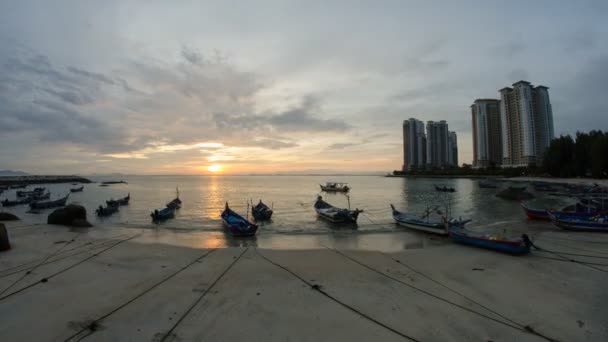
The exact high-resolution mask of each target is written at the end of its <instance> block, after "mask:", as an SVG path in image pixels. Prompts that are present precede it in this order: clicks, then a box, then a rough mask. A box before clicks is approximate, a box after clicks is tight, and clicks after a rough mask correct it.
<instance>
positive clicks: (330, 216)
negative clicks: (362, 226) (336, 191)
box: [314, 196, 363, 223]
mask: <svg viewBox="0 0 608 342" xmlns="http://www.w3.org/2000/svg"><path fill="white" fill-rule="evenodd" d="M314 206H315V211H316V212H317V215H319V217H321V218H324V219H326V220H329V221H331V222H334V223H357V218H358V217H359V213H362V212H363V210H359V209H355V210H350V209H342V208H336V207H334V206H333V205H331V204H329V203H327V202H325V201H324V200H323V198H322V197H321V196H317V201H316V202H315V205H314Z"/></svg>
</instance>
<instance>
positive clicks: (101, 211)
mask: <svg viewBox="0 0 608 342" xmlns="http://www.w3.org/2000/svg"><path fill="white" fill-rule="evenodd" d="M116 212H118V206H117V205H116V206H112V205H108V206H106V207H105V208H104V207H102V206H101V205H100V206H99V208H97V210H95V213H96V214H97V216H99V217H107V216H110V215H112V214H114V213H116Z"/></svg>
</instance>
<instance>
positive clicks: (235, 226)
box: [222, 202, 258, 236]
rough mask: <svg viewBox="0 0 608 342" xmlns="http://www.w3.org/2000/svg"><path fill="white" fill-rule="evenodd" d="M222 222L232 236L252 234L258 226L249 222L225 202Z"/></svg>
mask: <svg viewBox="0 0 608 342" xmlns="http://www.w3.org/2000/svg"><path fill="white" fill-rule="evenodd" d="M222 223H223V224H224V227H225V228H226V229H227V230H228V232H229V233H230V234H232V236H254V235H255V233H256V232H257V231H258V226H257V225H256V224H254V223H251V222H249V221H248V220H247V219H246V218H244V217H243V216H241V215H239V214H237V213H236V212H234V211H233V210H232V209H230V207H229V206H228V202H226V208H225V209H224V211H223V212H222Z"/></svg>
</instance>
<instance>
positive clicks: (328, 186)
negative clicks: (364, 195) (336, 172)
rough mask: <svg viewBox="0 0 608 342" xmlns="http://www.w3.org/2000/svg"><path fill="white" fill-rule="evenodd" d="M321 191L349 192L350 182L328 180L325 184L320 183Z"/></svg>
mask: <svg viewBox="0 0 608 342" xmlns="http://www.w3.org/2000/svg"><path fill="white" fill-rule="evenodd" d="M319 186H320V187H321V191H326V192H348V191H349V190H350V188H349V187H348V183H336V182H327V183H325V185H323V184H319Z"/></svg>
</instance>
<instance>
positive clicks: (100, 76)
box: [67, 66, 116, 85]
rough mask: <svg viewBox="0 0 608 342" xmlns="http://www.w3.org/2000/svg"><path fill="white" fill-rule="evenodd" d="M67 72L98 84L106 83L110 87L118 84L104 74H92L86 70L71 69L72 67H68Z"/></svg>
mask: <svg viewBox="0 0 608 342" xmlns="http://www.w3.org/2000/svg"><path fill="white" fill-rule="evenodd" d="M67 70H68V71H69V72H71V73H73V74H75V75H78V76H82V77H86V78H89V79H92V80H95V81H97V82H102V83H106V84H110V85H114V84H116V82H114V81H113V80H111V79H110V78H108V77H106V76H105V75H103V74H99V73H95V72H90V71H86V70H83V69H79V68H75V67H71V66H70V67H68V68H67Z"/></svg>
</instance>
